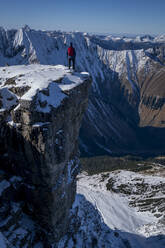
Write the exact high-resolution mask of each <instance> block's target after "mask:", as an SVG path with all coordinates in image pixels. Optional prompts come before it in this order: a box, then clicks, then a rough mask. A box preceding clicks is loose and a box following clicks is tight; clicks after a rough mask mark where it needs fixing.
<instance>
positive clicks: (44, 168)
mask: <svg viewBox="0 0 165 248" xmlns="http://www.w3.org/2000/svg"><path fill="white" fill-rule="evenodd" d="M0 70H1V71H0V73H1V88H0V94H1V109H0V110H1V112H0V118H1V119H0V121H1V122H0V126H1V128H0V129H1V132H0V143H1V144H0V147H1V150H0V155H1V156H0V159H1V163H0V164H1V170H2V173H3V171H5V173H8V175H11V176H16V177H18V176H19V177H20V178H21V183H20V185H19V187H17V188H18V190H16V192H15V197H14V198H15V199H14V201H16V202H20V201H23V202H24V211H25V213H26V214H27V213H28V214H29V215H30V216H31V217H32V219H33V220H34V221H37V222H38V223H39V224H40V225H41V227H42V228H44V230H45V231H46V232H47V233H48V234H47V237H48V239H49V241H50V240H51V239H52V240H58V239H59V238H60V237H61V236H62V235H63V234H64V233H65V232H66V230H67V226H68V223H69V210H70V208H71V206H72V203H73V201H74V198H75V192H76V175H77V173H78V170H79V159H78V157H79V154H78V135H79V128H80V125H81V120H82V116H83V113H84V111H85V109H86V106H87V100H88V90H89V86H90V83H91V79H90V77H89V74H87V73H70V72H69V71H68V70H67V69H66V68H65V67H63V66H40V65H33V66H21V67H19V66H15V67H10V68H2V69H0ZM13 92H14V93H13ZM5 185H6V188H8V187H9V186H10V185H8V184H7V182H6V184H5ZM8 200H9V199H8ZM0 231H3V229H0ZM46 247H47V246H46Z"/></svg>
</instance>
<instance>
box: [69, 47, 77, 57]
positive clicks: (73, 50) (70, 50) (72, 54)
mask: <svg viewBox="0 0 165 248" xmlns="http://www.w3.org/2000/svg"><path fill="white" fill-rule="evenodd" d="M68 56H71V57H75V56H76V52H75V49H74V48H73V47H72V46H70V47H69V48H68Z"/></svg>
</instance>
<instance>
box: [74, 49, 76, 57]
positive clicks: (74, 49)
mask: <svg viewBox="0 0 165 248" xmlns="http://www.w3.org/2000/svg"><path fill="white" fill-rule="evenodd" d="M74 56H75V57H76V50H75V49H74Z"/></svg>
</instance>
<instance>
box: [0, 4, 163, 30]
mask: <svg viewBox="0 0 165 248" xmlns="http://www.w3.org/2000/svg"><path fill="white" fill-rule="evenodd" d="M164 13H165V0H1V8H0V25H1V26H3V27H6V28H18V27H22V26H24V25H25V24H28V25H29V26H30V27H31V28H35V29H48V30H58V29H60V30H65V31H73V30H78V31H86V32H98V33H130V34H145V33H146V34H164V33H165V28H164V27H165V14H164Z"/></svg>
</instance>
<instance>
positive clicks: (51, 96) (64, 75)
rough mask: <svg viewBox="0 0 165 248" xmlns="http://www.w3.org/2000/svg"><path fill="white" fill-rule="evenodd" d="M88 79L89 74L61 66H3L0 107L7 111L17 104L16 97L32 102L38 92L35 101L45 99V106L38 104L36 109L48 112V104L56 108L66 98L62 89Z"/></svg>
mask: <svg viewBox="0 0 165 248" xmlns="http://www.w3.org/2000/svg"><path fill="white" fill-rule="evenodd" d="M87 78H89V74H88V73H85V72H84V73H77V72H75V73H74V72H71V71H70V70H68V68H67V67H65V66H62V65H58V66H51V65H47V66H46V65H38V64H35V65H28V66H25V65H22V66H10V67H2V68H0V94H1V99H2V100H1V106H0V107H1V108H0V110H1V111H3V110H9V109H11V108H12V107H15V106H16V105H18V102H19V100H25V101H31V100H32V99H33V98H34V96H35V95H37V99H38V102H40V103H44V102H45V106H40V105H39V104H38V106H37V111H41V112H49V111H50V106H52V107H54V108H56V107H58V106H59V105H60V103H61V101H62V100H63V99H64V98H65V97H67V95H66V94H65V93H63V91H68V90H71V89H73V88H74V87H76V86H78V85H80V84H81V83H83V82H84V80H85V79H87ZM18 88H19V90H18ZM45 89H48V90H47V91H46V90H45ZM42 90H45V92H43V91H42ZM21 91H22V92H21ZM13 92H14V93H15V94H14V93H13ZM20 92H21V93H20ZM41 105H42V104H41ZM18 106H19V105H18Z"/></svg>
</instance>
